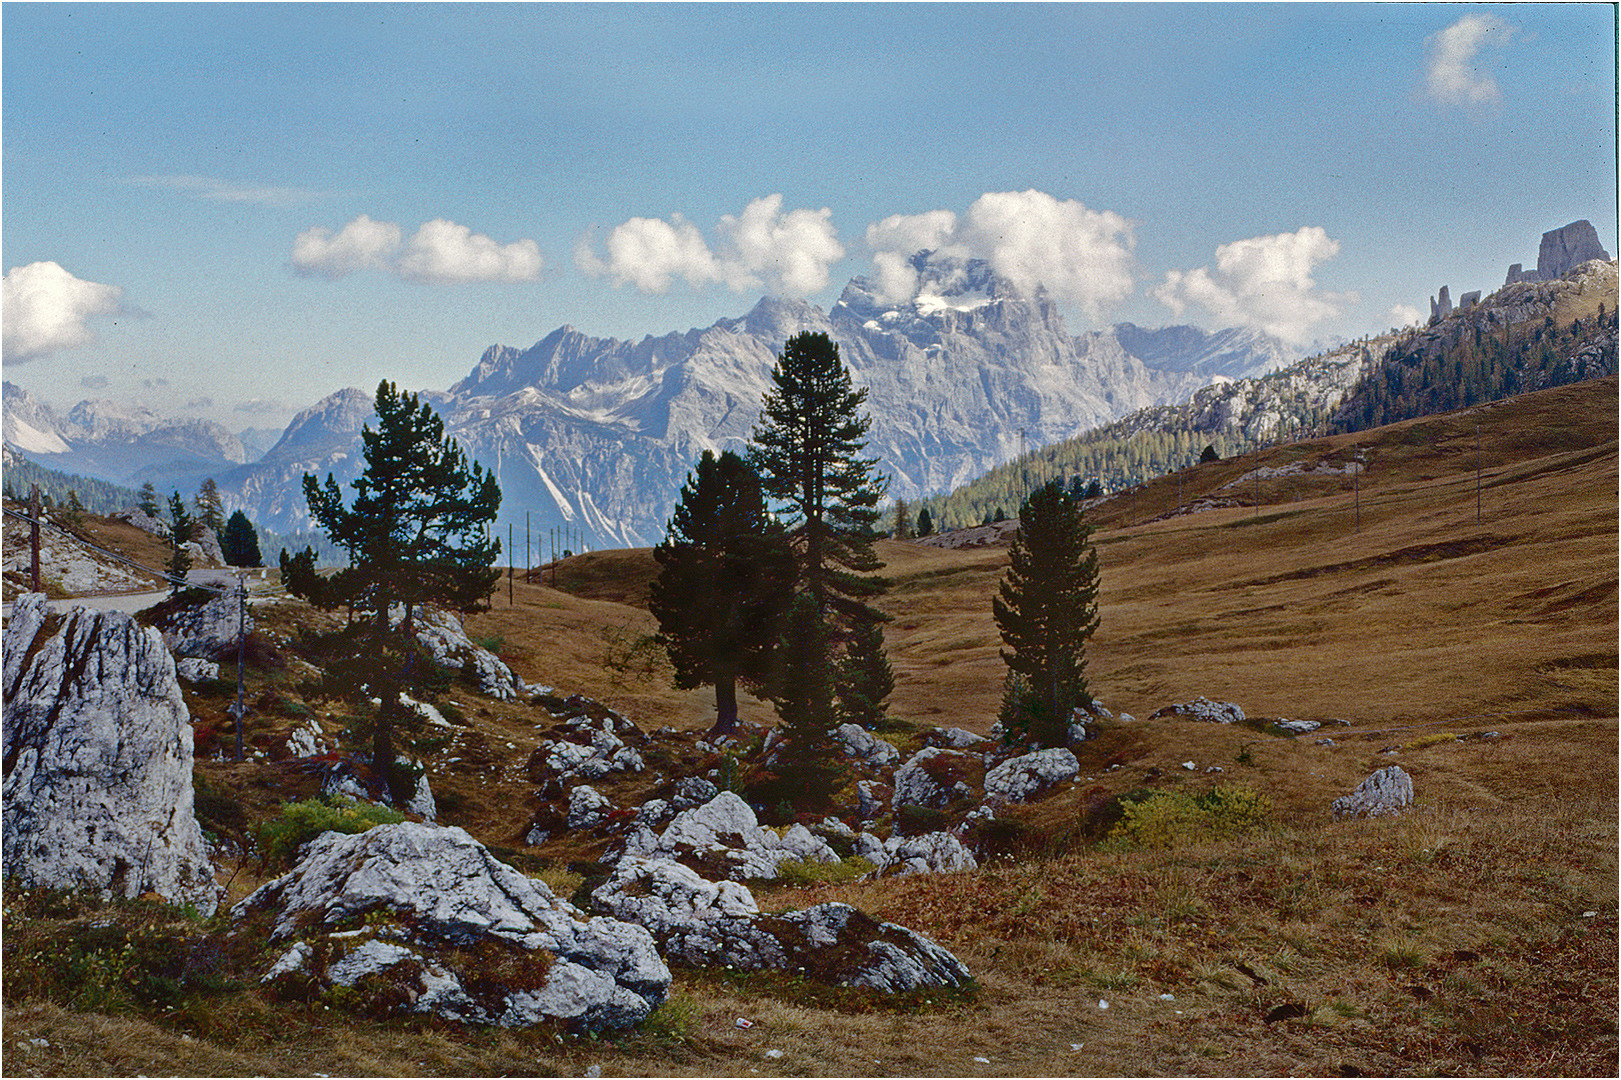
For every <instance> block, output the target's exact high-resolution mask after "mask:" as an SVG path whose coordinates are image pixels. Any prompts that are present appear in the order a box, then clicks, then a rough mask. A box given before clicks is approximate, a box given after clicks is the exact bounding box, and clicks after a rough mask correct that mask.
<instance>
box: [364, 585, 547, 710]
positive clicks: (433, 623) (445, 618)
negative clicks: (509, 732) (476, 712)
mask: <svg viewBox="0 0 1621 1080" xmlns="http://www.w3.org/2000/svg"><path fill="white" fill-rule="evenodd" d="M404 616H405V609H404V607H403V605H398V604H397V605H395V607H394V609H393V610H392V611H390V612H389V617H390V618H391V619H393V620H395V621H396V622H397V621H398V620H399V619H402V618H404ZM411 631H412V633H414V634H415V635H416V639H417V643H418V644H420V645H421V646H422V647H423V648H424V649H425V650H427V652H428V655H429V656H430V657H431V658H432V659H433V662H434V663H435V664H437V665H439V666H440V667H442V668H448V669H449V670H451V671H464V672H466V673H467V674H468V676H469V677H470V679H471V681H472V683H473V685H474V686H476V687H477V688H478V691H479V693H481V694H488V695H489V696H490V697H493V698H496V699H497V700H500V701H512V700H513V699H515V698H517V697H519V696H520V695H522V694H523V692H524V690H525V687H524V685H523V680H522V679H520V678H518V677H517V676H516V675H514V674H513V673H512V669H511V668H509V667H507V665H506V664H505V663H504V662H503V661H502V660H501V658H500V657H498V656H496V655H495V654H494V653H492V652H490V650H488V649H486V648H484V647H483V646H481V645H476V644H474V642H473V639H472V638H469V637H468V636H467V631H466V630H465V629H464V628H463V627H462V621H461V620H460V619H458V618H457V617H456V616H455V615H453V614H451V613H450V612H448V611H440V610H439V609H437V608H417V609H416V611H415V612H414V613H413V614H412V619H411Z"/></svg>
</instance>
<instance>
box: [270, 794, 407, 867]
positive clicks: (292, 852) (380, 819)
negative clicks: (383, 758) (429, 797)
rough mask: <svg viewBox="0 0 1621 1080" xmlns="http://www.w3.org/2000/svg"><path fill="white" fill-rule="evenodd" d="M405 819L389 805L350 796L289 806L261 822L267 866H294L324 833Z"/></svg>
mask: <svg viewBox="0 0 1621 1080" xmlns="http://www.w3.org/2000/svg"><path fill="white" fill-rule="evenodd" d="M404 820H405V815H404V814H401V813H400V812H399V811H397V810H393V809H390V808H389V807H386V806H378V805H376V804H374V803H364V802H357V801H356V800H354V799H351V798H349V797H348V796H346V795H323V796H319V797H317V798H314V799H306V800H304V801H302V802H292V803H287V804H286V805H285V806H283V807H282V808H281V812H280V813H279V814H277V815H276V816H275V817H272V818H268V819H266V820H265V821H262V822H260V824H259V827H258V830H257V836H258V840H259V851H260V854H261V857H262V858H263V859H264V861H265V863H266V865H268V866H273V867H287V866H291V865H292V863H293V860H294V859H295V858H297V856H298V849H299V848H301V847H303V846H304V845H305V844H306V843H308V842H309V841H311V840H313V839H315V838H316V837H317V836H320V835H321V834H322V833H324V832H340V833H363V832H365V831H366V830H368V829H371V828H374V827H376V826H378V825H391V824H394V823H395V822H400V821H404Z"/></svg>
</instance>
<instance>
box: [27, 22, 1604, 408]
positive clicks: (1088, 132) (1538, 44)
mask: <svg viewBox="0 0 1621 1080" xmlns="http://www.w3.org/2000/svg"><path fill="white" fill-rule="evenodd" d="M0 36H3V41H0V48H3V54H0V63H3V80H4V81H3V85H0V90H3V95H0V97H3V128H0V139H3V174H0V247H3V256H4V268H5V272H6V297H5V305H6V306H5V334H6V343H5V358H4V361H5V362H4V366H5V374H6V378H7V379H10V380H11V381H13V382H16V383H18V384H20V385H22V386H23V387H25V388H27V389H28V390H30V391H32V392H34V393H36V394H38V395H40V396H42V397H44V398H45V399H46V400H48V401H50V402H51V403H52V404H54V405H58V406H68V405H71V404H72V403H73V402H75V401H77V400H79V399H81V398H83V397H108V398H112V399H114V400H117V401H120V402H131V403H134V402H141V403H144V404H146V405H148V406H149V407H151V408H154V409H156V410H158V411H159V412H162V413H166V414H179V413H185V414H188V415H203V416H207V417H210V418H212V419H217V420H219V421H221V422H222V423H224V424H225V425H226V426H227V427H229V428H231V429H233V430H237V429H240V428H244V427H248V426H280V425H282V424H284V423H285V422H286V421H287V420H288V419H289V418H290V416H291V415H292V413H293V412H295V411H297V410H298V409H302V408H304V407H306V406H308V405H310V404H312V403H314V402H315V401H316V400H318V399H319V398H321V397H322V396H324V395H326V394H328V393H330V392H331V391H333V390H336V389H339V388H341V387H344V386H350V385H358V386H362V387H367V388H370V387H372V386H374V385H375V384H376V382H377V380H378V379H380V378H391V379H395V380H397V381H399V382H400V383H401V384H402V385H405V386H409V387H412V388H421V389H443V388H445V387H447V386H449V385H450V384H451V383H452V382H454V381H455V380H456V379H458V378H460V377H461V376H463V375H464V374H466V372H467V371H468V370H469V369H470V368H471V367H472V366H473V365H474V364H475V363H476V362H477V360H478V357H479V354H480V353H481V352H482V351H483V350H484V349H485V348H486V347H487V346H489V345H491V344H494V343H501V344H508V345H528V344H531V343H532V342H534V341H536V340H538V339H539V338H541V337H543V336H544V335H545V334H546V333H548V332H550V331H551V330H552V329H554V328H555V327H557V326H559V325H562V324H564V323H568V324H571V325H573V326H575V327H577V328H579V329H581V330H583V331H585V332H587V333H591V334H596V335H599V336H604V337H608V336H617V337H628V338H639V337H641V336H642V335H644V334H649V333H653V334H657V333H665V332H669V331H675V330H685V329H687V328H689V327H694V326H707V325H709V324H710V323H712V322H714V321H715V320H716V319H719V318H722V317H729V316H736V315H740V314H742V313H743V312H745V311H747V310H748V309H749V308H750V307H751V306H752V305H753V304H754V303H755V301H756V300H758V299H759V297H760V296H761V295H764V294H766V293H776V294H783V295H796V296H803V297H805V298H807V299H809V300H811V301H813V302H815V303H818V304H820V305H822V306H823V307H824V308H826V307H828V306H830V305H831V304H832V302H833V301H834V300H836V299H837V297H838V294H839V291H840V290H841V289H842V288H843V286H844V284H845V283H846V282H847V281H848V280H849V279H850V278H851V277H853V276H855V275H857V274H868V275H875V276H877V277H878V278H879V280H880V281H882V282H883V283H884V284H885V287H886V288H888V289H890V290H891V291H892V292H893V294H894V295H895V296H896V297H897V298H900V299H904V298H905V295H906V292H907V289H908V288H909V285H910V283H909V281H908V278H907V274H906V271H905V268H904V255H905V254H906V253H908V252H909V251H910V250H914V249H915V247H917V246H925V245H926V246H930V247H944V248H948V249H951V250H956V251H959V252H961V253H963V254H966V255H972V256H977V257H983V258H990V259H991V260H992V261H993V263H995V264H996V265H997V266H998V268H999V269H1001V270H1003V271H1004V272H1005V273H1008V274H1009V275H1010V276H1014V277H1015V278H1018V279H1021V280H1030V281H1033V280H1041V281H1043V282H1044V283H1046V284H1047V286H1048V288H1049V289H1050V290H1051V291H1053V293H1054V295H1055V296H1056V297H1058V299H1059V301H1060V303H1061V305H1062V310H1063V312H1064V314H1065V317H1066V321H1067V323H1068V325H1069V328H1070V330H1071V332H1076V333H1078V332H1081V331H1083V330H1088V329H1094V328H1097V327H1101V326H1104V325H1107V324H1109V323H1111V322H1115V321H1120V320H1131V321H1134V322H1138V323H1140V324H1144V325H1150V326H1159V325H1168V324H1171V323H1176V322H1191V323H1194V324H1196V325H1201V326H1205V327H1207V328H1212V329H1214V328H1218V327H1221V326H1227V325H1239V324H1243V325H1253V326H1258V327H1261V328H1263V329H1267V330H1270V331H1272V332H1274V333H1278V334H1280V335H1282V336H1285V337H1288V338H1290V339H1292V340H1295V341H1297V342H1300V343H1301V344H1302V347H1305V346H1307V345H1309V343H1311V342H1313V341H1316V340H1319V339H1324V338H1328V337H1330V336H1333V335H1343V336H1352V337H1354V336H1359V335H1361V334H1363V333H1367V332H1372V331H1376V330H1380V329H1384V328H1386V327H1389V326H1391V325H1393V324H1396V323H1398V322H1400V321H1403V320H1404V319H1405V318H1409V317H1417V315H1418V314H1420V313H1424V314H1427V311H1428V308H1427V301H1428V298H1429V296H1430V295H1431V294H1433V293H1435V292H1436V290H1437V289H1438V287H1439V286H1440V285H1441V284H1443V283H1445V284H1449V285H1450V286H1451V289H1452V294H1453V296H1454V297H1456V296H1457V295H1459V294H1460V293H1461V292H1463V291H1466V290H1470V289H1482V290H1485V291H1487V292H1490V291H1491V290H1493V289H1495V288H1496V287H1498V286H1499V285H1501V284H1502V281H1503V275H1504V271H1505V269H1506V267H1507V265H1508V264H1509V263H1511V262H1523V263H1526V264H1534V263H1535V261H1536V255H1537V245H1538V242H1539V239H1540V236H1541V234H1542V233H1543V232H1544V231H1546V230H1547V229H1550V228H1554V227H1557V226H1559V225H1563V224H1565V223H1566V222H1568V221H1571V220H1574V219H1576V218H1583V217H1585V218H1588V219H1590V220H1592V221H1593V223H1594V224H1595V225H1596V226H1597V227H1598V230H1599V234H1600V238H1601V240H1602V241H1603V243H1604V245H1605V246H1606V247H1607V248H1608V249H1609V250H1610V252H1611V253H1612V255H1613V254H1615V252H1616V248H1617V242H1616V216H1615V206H1616V198H1615V193H1616V174H1615V162H1616V153H1615V151H1616V132H1615V103H1616V96H1615V93H1616V73H1615V67H1614V55H1615V46H1614V41H1615V16H1614V11H1613V9H1612V8H1611V7H1610V6H1608V5H1602V4H1565V5H1552V4H1550V5H1542V4H1509V5H1490V6H1486V5H1445V4H1418V5H1403V4H1363V5H1332V4H1283V5H1225V4H1199V5H1158V4H1124V5H1107V4H1058V5H1011V4H990V5H978V4H954V5H940V6H936V5H923V4H895V5H887V4H886V5H874V6H858V5H843V4H841V5H828V6H820V5H818V6H798V5H778V4H772V5H729V6H687V5H654V6H635V5H606V4H604V5H586V6H572V5H554V4H544V5H495V6H483V5H469V4H455V5H446V6H423V7H396V6H391V5H380V4H364V5H353V6H347V5H330V6H329V5H315V4H268V5H243V6H237V5H202V4H198V5H193V4H183V5H173V6H167V5H145V4H93V5H83V6H80V5H67V4H37V5H36V4H19V3H7V4H5V5H4V7H3V9H0Z"/></svg>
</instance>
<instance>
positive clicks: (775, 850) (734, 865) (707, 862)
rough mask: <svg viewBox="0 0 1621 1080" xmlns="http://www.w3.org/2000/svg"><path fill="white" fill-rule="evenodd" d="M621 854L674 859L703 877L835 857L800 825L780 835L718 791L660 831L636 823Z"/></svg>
mask: <svg viewBox="0 0 1621 1080" xmlns="http://www.w3.org/2000/svg"><path fill="white" fill-rule="evenodd" d="M624 854H625V855H629V856H636V857H640V858H644V859H653V858H665V859H674V860H677V861H679V862H681V863H684V864H686V865H687V866H689V867H691V868H692V869H694V870H696V871H698V872H699V873H700V874H702V875H703V876H704V877H706V878H712V879H715V880H729V881H749V880H762V881H766V880H770V879H772V878H774V877H776V876H777V867H778V866H779V865H780V864H781V863H783V862H789V861H793V862H819V863H836V862H839V861H840V860H839V856H838V853H837V852H835V851H834V850H833V849H832V848H831V847H829V846H828V845H827V843H826V841H824V840H822V839H821V838H819V837H817V836H816V835H814V834H813V833H811V832H810V830H808V829H806V828H805V827H804V826H802V825H801V826H795V827H794V828H791V829H789V830H788V832H787V833H786V834H785V835H783V836H778V835H777V834H776V833H775V832H773V831H772V830H770V829H767V828H765V827H763V826H762V825H761V824H760V823H759V821H758V819H756V818H755V816H754V811H753V810H752V809H750V807H749V804H748V803H746V802H744V801H743V799H742V798H741V797H740V796H738V795H737V794H736V793H735V792H731V791H723V792H721V793H720V794H719V795H716V796H715V797H714V798H713V799H711V800H710V801H709V802H707V803H705V804H704V805H702V806H696V807H693V808H692V809H691V810H684V811H682V812H681V813H679V814H677V815H676V816H675V818H674V819H673V820H672V821H671V822H670V824H669V825H667V826H666V827H665V829H664V831H663V833H660V834H655V833H654V832H653V830H652V829H649V828H639V829H637V830H636V831H635V832H633V833H631V834H630V837H629V838H628V839H627V840H626V841H625V850H624Z"/></svg>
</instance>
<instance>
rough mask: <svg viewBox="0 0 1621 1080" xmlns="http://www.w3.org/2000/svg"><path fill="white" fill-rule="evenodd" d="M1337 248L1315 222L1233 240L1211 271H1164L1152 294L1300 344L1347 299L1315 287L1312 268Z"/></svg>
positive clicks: (1165, 301) (1177, 305) (1173, 305)
mask: <svg viewBox="0 0 1621 1080" xmlns="http://www.w3.org/2000/svg"><path fill="white" fill-rule="evenodd" d="M1339 251H1340V245H1339V241H1337V240H1334V239H1332V238H1330V237H1329V235H1328V233H1327V232H1325V231H1324V230H1323V229H1322V228H1320V227H1318V226H1315V225H1312V226H1307V227H1305V228H1302V229H1299V230H1297V231H1296V232H1292V233H1278V234H1277V235H1275V236H1256V237H1251V238H1250V239H1248V240H1235V241H1234V242H1232V243H1231V244H1223V245H1222V246H1221V247H1218V248H1217V249H1216V266H1215V269H1214V270H1212V269H1211V268H1209V267H1205V266H1201V267H1199V268H1198V269H1197V270H1186V271H1184V270H1171V271H1168V272H1167V273H1166V275H1165V281H1164V282H1163V283H1162V284H1161V285H1160V286H1159V287H1158V288H1156V289H1155V290H1154V296H1155V297H1156V298H1157V299H1158V300H1159V301H1160V302H1161V303H1163V304H1165V305H1166V306H1167V307H1169V308H1170V309H1171V310H1172V311H1174V312H1176V313H1177V314H1178V315H1181V314H1182V313H1183V311H1185V310H1186V309H1187V308H1188V307H1189V306H1191V305H1197V306H1199V307H1202V308H1204V309H1205V310H1206V311H1207V312H1209V313H1210V315H1211V316H1212V317H1214V318H1215V319H1216V320H1217V321H1218V322H1220V323H1221V324H1223V325H1227V326H1231V325H1235V324H1236V325H1240V326H1250V327H1254V328H1255V329H1257V330H1261V331H1264V332H1265V333H1268V334H1271V335H1272V336H1274V337H1277V338H1282V339H1283V340H1284V341H1288V342H1296V343H1298V342H1302V341H1304V340H1305V339H1306V338H1307V336H1308V335H1309V334H1310V332H1311V329H1312V327H1314V326H1316V325H1317V324H1318V323H1320V322H1322V321H1323V320H1324V319H1328V318H1331V317H1333V316H1334V315H1337V314H1339V312H1340V309H1341V305H1342V304H1343V303H1345V302H1346V301H1347V300H1349V299H1351V297H1349V296H1339V295H1335V294H1332V293H1324V292H1320V291H1318V289H1317V284H1316V282H1315V281H1314V280H1313V279H1312V270H1313V268H1314V267H1315V266H1316V265H1317V264H1318V263H1320V262H1324V261H1326V260H1328V259H1332V258H1333V257H1334V256H1336V255H1338V254H1339Z"/></svg>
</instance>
